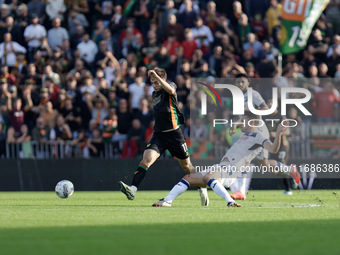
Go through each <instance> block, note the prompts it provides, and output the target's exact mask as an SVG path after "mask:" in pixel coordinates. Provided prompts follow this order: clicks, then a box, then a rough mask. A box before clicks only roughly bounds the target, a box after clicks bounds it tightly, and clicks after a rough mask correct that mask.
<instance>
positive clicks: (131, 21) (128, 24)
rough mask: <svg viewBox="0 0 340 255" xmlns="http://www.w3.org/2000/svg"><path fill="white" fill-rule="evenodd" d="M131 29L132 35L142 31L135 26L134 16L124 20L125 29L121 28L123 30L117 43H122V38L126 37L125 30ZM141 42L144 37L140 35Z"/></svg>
mask: <svg viewBox="0 0 340 255" xmlns="http://www.w3.org/2000/svg"><path fill="white" fill-rule="evenodd" d="M131 29H132V34H133V35H137V34H140V35H142V33H141V32H140V31H139V30H138V29H137V28H135V19H134V18H130V19H128V20H127V21H126V29H124V30H123V32H122V33H121V35H120V38H119V44H120V45H122V42H123V39H124V38H125V37H126V34H127V31H128V30H131ZM142 42H143V43H144V38H143V36H142Z"/></svg>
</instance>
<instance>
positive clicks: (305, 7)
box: [280, 0, 329, 54]
mask: <svg viewBox="0 0 340 255" xmlns="http://www.w3.org/2000/svg"><path fill="white" fill-rule="evenodd" d="M328 3H329V0H284V1H283V2H282V7H283V8H282V23H281V39H280V50H281V52H282V53H283V54H291V53H294V52H297V51H300V50H302V49H304V48H305V46H306V44H307V40H308V38H309V36H310V34H311V32H312V29H313V27H314V25H315V23H316V21H317V20H318V19H319V17H320V16H321V14H322V12H323V10H324V9H325V8H326V6H327V4H328Z"/></svg>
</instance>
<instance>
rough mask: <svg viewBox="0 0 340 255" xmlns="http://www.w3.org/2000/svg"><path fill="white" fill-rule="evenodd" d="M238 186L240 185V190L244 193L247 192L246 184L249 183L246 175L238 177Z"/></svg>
mask: <svg viewBox="0 0 340 255" xmlns="http://www.w3.org/2000/svg"><path fill="white" fill-rule="evenodd" d="M238 182H239V184H238V186H239V191H240V192H241V193H242V194H244V195H245V194H246V184H247V178H245V177H243V176H242V177H240V178H238Z"/></svg>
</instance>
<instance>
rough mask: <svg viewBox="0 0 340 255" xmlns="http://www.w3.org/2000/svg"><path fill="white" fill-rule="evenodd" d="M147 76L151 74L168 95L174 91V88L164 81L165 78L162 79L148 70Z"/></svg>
mask: <svg viewBox="0 0 340 255" xmlns="http://www.w3.org/2000/svg"><path fill="white" fill-rule="evenodd" d="M148 76H149V77H151V76H153V77H154V78H155V79H157V81H158V82H159V83H160V84H161V86H162V88H163V89H164V90H165V91H166V92H167V93H168V94H170V95H174V94H175V93H176V89H175V88H173V87H171V86H170V84H169V83H167V82H166V80H163V79H162V78H161V77H159V75H158V74H157V73H156V72H155V71H154V70H150V71H149V72H148Z"/></svg>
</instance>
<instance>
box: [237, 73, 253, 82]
mask: <svg viewBox="0 0 340 255" xmlns="http://www.w3.org/2000/svg"><path fill="white" fill-rule="evenodd" d="M238 78H246V79H247V80H248V81H249V82H250V79H249V76H248V75H247V74H245V73H238V74H237V75H236V79H238Z"/></svg>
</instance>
